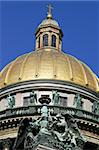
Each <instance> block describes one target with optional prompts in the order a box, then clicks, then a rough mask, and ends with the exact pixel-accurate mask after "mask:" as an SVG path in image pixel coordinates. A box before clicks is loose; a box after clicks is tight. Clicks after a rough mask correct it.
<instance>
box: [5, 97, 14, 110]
mask: <svg viewBox="0 0 99 150" xmlns="http://www.w3.org/2000/svg"><path fill="white" fill-rule="evenodd" d="M7 101H8V106H9V107H10V108H13V107H14V106H15V97H14V96H11V95H10V94H9V95H8V97H7Z"/></svg>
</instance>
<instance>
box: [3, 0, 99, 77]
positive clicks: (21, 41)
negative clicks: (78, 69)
mask: <svg viewBox="0 0 99 150" xmlns="http://www.w3.org/2000/svg"><path fill="white" fill-rule="evenodd" d="M49 3H50V4H52V6H53V7H54V9H53V17H54V19H56V20H57V21H58V23H59V25H60V27H61V29H62V30H63V33H64V37H63V51H64V52H66V53H68V54H70V55H73V56H75V57H76V58H78V59H80V60H81V61H83V62H85V63H86V64H87V65H88V66H90V68H91V69H92V70H93V71H94V72H95V73H96V74H97V75H99V11H98V10H99V2H98V1H61V2H60V1H0V70H1V69H2V68H3V67H4V66H5V65H6V64H8V63H9V62H10V61H12V60H13V59H15V58H16V57H18V56H20V55H22V54H24V53H28V52H30V51H32V50H34V49H35V35H34V33H35V30H36V28H37V26H38V25H39V23H40V22H41V21H42V20H43V19H44V18H45V17H46V13H47V7H46V6H47V5H48V4H49Z"/></svg>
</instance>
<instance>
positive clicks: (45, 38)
mask: <svg viewBox="0 0 99 150" xmlns="http://www.w3.org/2000/svg"><path fill="white" fill-rule="evenodd" d="M43 46H48V34H45V35H43Z"/></svg>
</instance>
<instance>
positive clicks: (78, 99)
mask: <svg viewBox="0 0 99 150" xmlns="http://www.w3.org/2000/svg"><path fill="white" fill-rule="evenodd" d="M73 105H76V108H78V109H82V97H81V96H80V94H76V95H75V97H74V103H73Z"/></svg>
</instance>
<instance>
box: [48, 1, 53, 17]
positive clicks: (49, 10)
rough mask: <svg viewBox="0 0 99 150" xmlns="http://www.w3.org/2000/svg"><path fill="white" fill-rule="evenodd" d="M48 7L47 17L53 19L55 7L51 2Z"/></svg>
mask: <svg viewBox="0 0 99 150" xmlns="http://www.w3.org/2000/svg"><path fill="white" fill-rule="evenodd" d="M47 7H48V12H47V19H52V9H53V7H52V6H51V4H49V5H48V6H47Z"/></svg>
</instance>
